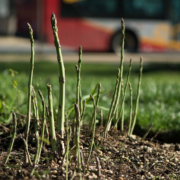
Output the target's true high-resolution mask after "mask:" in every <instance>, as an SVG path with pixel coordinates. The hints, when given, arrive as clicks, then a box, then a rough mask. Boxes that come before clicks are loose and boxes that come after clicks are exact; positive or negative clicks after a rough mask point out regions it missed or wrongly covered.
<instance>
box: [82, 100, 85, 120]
mask: <svg viewBox="0 0 180 180" xmlns="http://www.w3.org/2000/svg"><path fill="white" fill-rule="evenodd" d="M85 110H86V100H83V109H82V114H81V120H82V119H83V117H84V113H85Z"/></svg>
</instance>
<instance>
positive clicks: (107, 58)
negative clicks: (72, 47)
mask: <svg viewBox="0 0 180 180" xmlns="http://www.w3.org/2000/svg"><path fill="white" fill-rule="evenodd" d="M35 52H36V55H35V60H36V61H39V60H41V61H42V60H43V61H54V62H56V53H55V47H54V45H49V44H42V43H40V42H38V41H35ZM140 56H142V57H143V61H144V63H148V62H162V63H172V62H173V63H174V62H179V63H180V53H125V54H124V61H125V63H126V62H127V63H128V62H129V60H130V58H132V60H133V62H134V63H138V62H139V59H140ZM29 58H30V41H29V39H24V38H17V37H0V62H7V61H9V62H11V61H29ZM63 59H64V62H77V60H78V53H77V52H68V51H67V49H63ZM82 60H83V61H84V62H87V63H90V62H93V63H119V61H120V57H119V56H118V55H116V54H114V53H83V58H82Z"/></svg>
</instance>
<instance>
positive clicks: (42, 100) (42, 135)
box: [38, 90, 46, 161]
mask: <svg viewBox="0 0 180 180" xmlns="http://www.w3.org/2000/svg"><path fill="white" fill-rule="evenodd" d="M38 94H39V96H40V98H41V102H42V107H43V114H42V127H41V136H40V140H41V141H40V145H39V153H38V161H39V159H40V156H41V150H42V146H43V138H44V131H45V127H46V106H45V102H44V97H43V94H42V92H41V91H40V90H38Z"/></svg>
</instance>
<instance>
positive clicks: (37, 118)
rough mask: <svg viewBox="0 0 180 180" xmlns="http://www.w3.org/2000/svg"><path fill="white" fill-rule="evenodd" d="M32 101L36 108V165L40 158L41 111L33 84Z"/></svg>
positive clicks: (34, 108)
mask: <svg viewBox="0 0 180 180" xmlns="http://www.w3.org/2000/svg"><path fill="white" fill-rule="evenodd" d="M31 96H32V102H33V110H34V113H33V114H34V128H35V137H36V151H37V152H36V154H35V158H34V165H35V164H36V162H37V158H38V152H39V132H38V127H39V111H38V105H37V98H36V92H35V90H34V88H33V86H32V94H31Z"/></svg>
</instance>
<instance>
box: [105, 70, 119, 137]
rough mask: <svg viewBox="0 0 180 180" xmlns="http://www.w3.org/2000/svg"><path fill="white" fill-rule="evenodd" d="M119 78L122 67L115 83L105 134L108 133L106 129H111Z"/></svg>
mask: <svg viewBox="0 0 180 180" xmlns="http://www.w3.org/2000/svg"><path fill="white" fill-rule="evenodd" d="M119 78H120V69H118V74H117V79H116V85H115V89H114V93H113V98H112V101H111V105H110V108H109V113H108V118H107V120H106V123H105V128H104V130H105V134H106V131H108V130H109V128H110V125H111V118H112V112H113V108H115V107H114V106H115V100H116V98H117V92H118V85H119Z"/></svg>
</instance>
